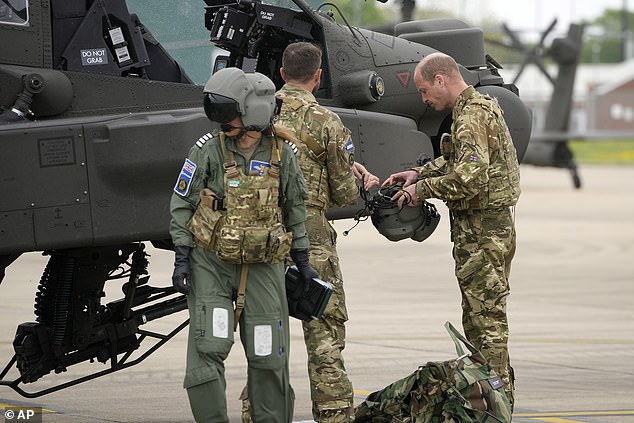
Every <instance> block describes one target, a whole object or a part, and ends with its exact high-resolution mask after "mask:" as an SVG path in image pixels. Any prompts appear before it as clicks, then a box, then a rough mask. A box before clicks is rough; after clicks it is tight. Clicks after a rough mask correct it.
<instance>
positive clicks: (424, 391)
mask: <svg viewBox="0 0 634 423" xmlns="http://www.w3.org/2000/svg"><path fill="white" fill-rule="evenodd" d="M446 326H447V325H446ZM449 326H450V325H449ZM452 328H453V327H452ZM447 329H448V330H449V331H450V329H449V328H447ZM454 330H455V329H454ZM450 334H451V331H450ZM452 337H453V334H452ZM460 338H462V337H461V336H460ZM454 341H456V339H455V338H454ZM465 345H467V346H468V347H470V348H469V350H470V351H471V353H470V354H469V355H467V356H463V357H461V358H457V359H454V360H448V361H443V362H429V363H427V364H426V365H425V366H422V367H419V368H418V370H416V371H415V372H414V373H412V374H410V375H409V376H407V377H405V378H403V379H400V380H398V381H396V382H394V383H392V384H390V385H388V386H387V387H385V388H383V389H382V390H380V391H376V392H373V393H371V394H370V395H368V397H367V398H366V400H365V401H364V402H362V403H361V404H360V405H359V406H358V407H357V408H356V409H355V423H405V422H407V423H409V422H411V423H414V422H416V423H471V422H474V423H475V422H478V423H498V422H503V423H506V422H510V421H511V407H510V405H509V401H508V399H507V397H506V395H505V394H504V386H503V384H502V381H501V379H500V377H498V376H497V375H496V374H495V372H494V371H493V369H492V368H491V366H490V365H489V364H488V363H487V362H486V360H485V359H484V357H483V356H482V354H481V353H480V352H479V351H477V350H475V348H473V347H472V346H471V345H470V344H468V343H466V344H465ZM456 346H457V347H458V344H457V343H456ZM472 348H473V349H472ZM459 353H460V351H459Z"/></svg>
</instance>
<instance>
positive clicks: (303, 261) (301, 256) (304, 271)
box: [291, 249, 319, 286]
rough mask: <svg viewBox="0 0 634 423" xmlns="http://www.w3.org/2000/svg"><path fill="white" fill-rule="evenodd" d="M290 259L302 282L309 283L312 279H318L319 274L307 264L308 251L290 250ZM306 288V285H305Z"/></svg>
mask: <svg viewBox="0 0 634 423" xmlns="http://www.w3.org/2000/svg"><path fill="white" fill-rule="evenodd" d="M291 258H292V259H293V261H294V262H295V265H297V270H299V274H300V275H302V279H304V281H306V282H309V281H310V280H311V279H313V278H319V274H317V272H316V271H315V269H313V268H312V267H311V265H310V263H309V262H308V249H304V250H291ZM306 286H308V285H306Z"/></svg>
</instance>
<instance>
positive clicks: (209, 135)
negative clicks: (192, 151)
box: [196, 132, 213, 148]
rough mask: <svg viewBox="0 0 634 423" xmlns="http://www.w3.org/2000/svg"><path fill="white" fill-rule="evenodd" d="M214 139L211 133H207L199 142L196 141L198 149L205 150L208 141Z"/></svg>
mask: <svg viewBox="0 0 634 423" xmlns="http://www.w3.org/2000/svg"><path fill="white" fill-rule="evenodd" d="M212 138H213V135H211V133H209V132H207V133H206V134H205V135H203V136H202V137H200V138H198V141H196V147H198V148H203V145H205V143H206V142H207V141H209V140H210V139H212Z"/></svg>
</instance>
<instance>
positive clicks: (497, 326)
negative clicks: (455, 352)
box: [415, 86, 520, 404]
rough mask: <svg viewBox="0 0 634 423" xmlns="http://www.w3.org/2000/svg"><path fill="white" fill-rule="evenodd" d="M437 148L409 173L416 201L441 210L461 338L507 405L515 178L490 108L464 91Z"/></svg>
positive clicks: (511, 151) (499, 122)
mask: <svg viewBox="0 0 634 423" xmlns="http://www.w3.org/2000/svg"><path fill="white" fill-rule="evenodd" d="M441 144H442V145H441V150H442V152H443V155H442V156H440V157H438V158H437V159H436V160H434V161H432V162H429V163H427V164H426V165H424V166H422V167H419V168H416V169H415V170H416V171H417V172H418V173H419V181H418V183H417V185H416V194H417V195H418V196H419V197H420V198H421V199H425V198H439V199H442V200H444V201H445V202H446V203H447V207H448V208H449V211H450V213H451V237H452V241H453V243H454V249H453V257H454V260H455V264H456V269H455V272H456V277H457V279H458V284H459V286H460V291H461V293H462V311H463V314H462V324H463V328H464V332H465V335H466V336H467V339H469V341H471V342H472V343H473V344H474V345H475V346H476V347H477V348H478V349H479V350H480V351H482V353H483V354H484V355H485V357H487V359H488V360H489V361H490V362H491V365H492V366H493V368H494V369H495V371H496V372H497V373H498V374H499V375H500V376H501V377H502V379H503V380H504V383H505V391H506V394H507V396H508V398H509V401H510V402H511V404H513V400H514V397H513V392H514V383H513V381H514V376H513V369H512V367H511V365H510V361H509V355H508V348H507V343H508V321H507V316H506V299H507V297H508V295H509V282H508V278H509V273H510V268H511V260H512V259H513V255H514V254H515V227H514V221H513V215H512V211H511V207H512V206H514V205H515V204H516V203H517V200H518V198H519V195H520V186H519V179H520V176H519V165H518V161H517V155H516V152H515V147H514V146H513V142H512V140H511V135H510V133H509V130H508V127H507V126H506V123H505V122H504V118H503V113H502V110H501V109H500V107H499V105H498V103H497V101H496V100H494V99H491V98H490V97H487V96H484V95H482V94H480V93H478V92H477V91H476V90H475V89H474V88H473V87H471V86H469V87H468V88H466V89H465V90H464V91H463V92H462V93H461V94H460V96H458V98H457V100H456V104H455V105H454V107H453V124H452V127H451V138H450V140H449V139H444V141H443V142H442V143H441Z"/></svg>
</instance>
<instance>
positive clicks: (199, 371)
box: [183, 366, 218, 389]
mask: <svg viewBox="0 0 634 423" xmlns="http://www.w3.org/2000/svg"><path fill="white" fill-rule="evenodd" d="M217 379H218V370H217V369H216V368H215V367H213V366H201V367H196V368H193V369H188V370H187V371H186V372H185V381H184V382H183V388H185V389H189V388H193V387H194V386H198V385H202V384H204V383H207V382H211V381H214V380H217Z"/></svg>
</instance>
